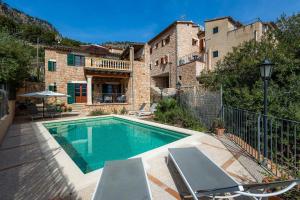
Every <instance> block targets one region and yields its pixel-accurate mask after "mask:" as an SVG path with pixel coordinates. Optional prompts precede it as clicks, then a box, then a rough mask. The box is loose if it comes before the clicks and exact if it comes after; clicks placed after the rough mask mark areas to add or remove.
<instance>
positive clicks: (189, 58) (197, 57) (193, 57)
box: [178, 52, 204, 66]
mask: <svg viewBox="0 0 300 200" xmlns="http://www.w3.org/2000/svg"><path fill="white" fill-rule="evenodd" d="M178 60H179V61H178V65H179V66H180V65H185V64H187V63H190V62H194V61H200V62H204V55H203V54H200V53H198V52H194V53H191V54H188V55H185V56H182V57H180V58H179V59H178Z"/></svg>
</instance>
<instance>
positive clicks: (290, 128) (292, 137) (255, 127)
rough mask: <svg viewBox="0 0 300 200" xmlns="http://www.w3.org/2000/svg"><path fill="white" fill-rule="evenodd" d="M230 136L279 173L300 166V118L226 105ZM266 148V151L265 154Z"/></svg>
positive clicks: (226, 124) (226, 119)
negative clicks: (265, 126)
mask: <svg viewBox="0 0 300 200" xmlns="http://www.w3.org/2000/svg"><path fill="white" fill-rule="evenodd" d="M221 115H222V118H223V121H224V124H225V128H226V134H227V136H228V137H229V138H230V139H231V140H232V141H234V142H235V143H237V144H238V145H239V146H241V147H242V148H243V149H244V150H245V151H246V152H247V153H248V154H249V155H251V156H252V157H253V158H255V159H256V160H257V161H258V162H259V163H262V164H263V165H264V166H265V167H266V168H268V169H269V170H270V171H272V172H273V173H274V174H275V175H277V176H282V175H293V176H295V174H296V173H298V172H299V170H300V122H297V121H292V120H287V119H281V118H277V117H273V116H266V119H267V140H266V141H265V140H264V135H263V133H264V127H263V120H264V115H262V114H260V113H255V112H250V111H247V110H243V109H239V108H234V107H231V106H224V107H223V109H222V112H221ZM264 150H266V154H265V155H264Z"/></svg>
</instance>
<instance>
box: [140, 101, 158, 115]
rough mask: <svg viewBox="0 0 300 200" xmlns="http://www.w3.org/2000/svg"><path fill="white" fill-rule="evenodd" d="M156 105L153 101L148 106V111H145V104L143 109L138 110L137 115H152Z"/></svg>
mask: <svg viewBox="0 0 300 200" xmlns="http://www.w3.org/2000/svg"><path fill="white" fill-rule="evenodd" d="M156 107H157V103H153V104H152V105H151V107H150V111H145V110H144V108H145V106H144V108H143V110H140V111H138V113H137V115H138V116H139V117H143V116H149V115H153V114H154V112H155V111H156Z"/></svg>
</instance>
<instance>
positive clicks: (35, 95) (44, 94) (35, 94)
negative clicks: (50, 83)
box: [19, 90, 69, 117]
mask: <svg viewBox="0 0 300 200" xmlns="http://www.w3.org/2000/svg"><path fill="white" fill-rule="evenodd" d="M19 96H21V97H33V98H41V99H42V100H43V117H44V114H45V98H49V97H68V96H69V95H66V94H62V93H57V92H53V91H49V90H45V91H41V92H32V93H26V94H21V95H19Z"/></svg>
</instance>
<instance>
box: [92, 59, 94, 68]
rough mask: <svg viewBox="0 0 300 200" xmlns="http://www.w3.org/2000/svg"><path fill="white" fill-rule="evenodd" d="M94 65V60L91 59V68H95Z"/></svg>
mask: <svg viewBox="0 0 300 200" xmlns="http://www.w3.org/2000/svg"><path fill="white" fill-rule="evenodd" d="M93 65H94V59H93V58H91V66H93Z"/></svg>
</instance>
